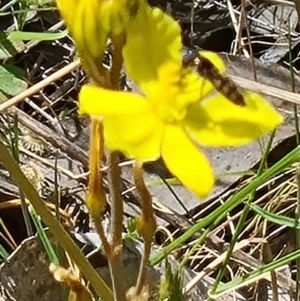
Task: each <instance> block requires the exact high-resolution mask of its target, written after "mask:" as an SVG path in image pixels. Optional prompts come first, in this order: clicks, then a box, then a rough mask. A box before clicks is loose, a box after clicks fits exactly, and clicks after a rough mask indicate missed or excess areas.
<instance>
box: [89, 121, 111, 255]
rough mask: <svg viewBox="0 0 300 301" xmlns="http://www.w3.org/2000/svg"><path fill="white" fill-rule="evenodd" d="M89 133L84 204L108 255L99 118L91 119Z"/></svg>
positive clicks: (101, 139) (101, 135)
mask: <svg viewBox="0 0 300 301" xmlns="http://www.w3.org/2000/svg"><path fill="white" fill-rule="evenodd" d="M90 126H91V135H90V161H89V170H90V176H89V187H88V194H87V198H86V206H87V208H88V210H89V213H90V215H91V218H92V220H93V222H94V225H95V228H96V230H97V233H98V235H99V237H100V239H101V241H102V245H103V249H104V252H105V254H106V256H107V257H109V256H110V253H111V250H110V245H109V243H108V241H107V239H106V236H105V233H104V230H103V226H102V221H101V216H102V212H103V210H104V209H105V206H106V197H105V192H104V189H103V178H102V173H101V170H100V166H101V165H100V164H101V159H102V157H103V145H104V142H103V125H102V122H101V121H100V120H97V119H92V121H91V125H90Z"/></svg>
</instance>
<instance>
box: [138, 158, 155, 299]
mask: <svg viewBox="0 0 300 301" xmlns="http://www.w3.org/2000/svg"><path fill="white" fill-rule="evenodd" d="M133 177H134V181H135V185H136V189H137V191H138V193H139V195H140V196H141V200H142V216H141V217H140V218H139V220H138V224H137V229H138V232H139V234H140V235H141V236H142V237H143V239H144V254H143V258H142V262H141V266H140V270H139V275H138V279H137V283H136V295H139V294H140V293H141V292H142V290H143V287H144V286H145V280H146V272H147V264H148V260H149V257H150V251H151V243H152V239H153V235H154V233H155V231H156V220H155V215H154V210H153V208H152V197H151V195H150V192H149V190H148V188H147V186H146V185H145V182H144V177H143V167H142V163H141V162H138V161H136V162H135V164H134V167H133Z"/></svg>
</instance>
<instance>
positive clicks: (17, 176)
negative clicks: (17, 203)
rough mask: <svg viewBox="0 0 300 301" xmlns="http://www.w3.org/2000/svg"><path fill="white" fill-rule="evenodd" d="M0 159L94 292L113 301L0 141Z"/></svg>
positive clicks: (107, 289)
mask: <svg viewBox="0 0 300 301" xmlns="http://www.w3.org/2000/svg"><path fill="white" fill-rule="evenodd" d="M0 161H1V162H2V164H3V165H4V166H5V168H6V169H7V170H8V171H9V173H10V174H11V176H12V178H13V179H14V181H15V183H16V185H17V186H19V187H20V188H21V189H22V191H23V192H24V193H25V195H26V196H27V198H28V199H29V201H30V203H31V204H32V206H33V208H34V209H35V210H36V212H37V213H38V214H39V215H40V216H41V218H42V220H43V222H44V223H45V224H46V225H47V226H48V227H49V229H50V231H51V232H52V233H53V234H54V236H55V237H56V239H57V241H58V242H59V244H60V245H61V247H62V248H63V249H64V250H65V251H66V252H68V253H69V255H70V257H71V258H72V259H73V260H74V262H75V263H76V264H77V266H78V267H80V270H81V272H82V273H83V275H84V276H85V277H86V279H87V280H88V281H90V282H91V284H92V286H93V288H94V289H95V291H96V293H97V294H98V295H99V296H101V298H102V300H104V301H113V296H112V293H111V291H110V289H109V288H108V287H107V285H106V284H105V282H104V281H103V280H102V279H101V278H100V277H99V275H98V274H97V272H96V271H95V270H94V268H93V267H92V266H91V264H90V263H89V262H88V261H87V259H86V258H85V257H84V255H83V254H82V253H81V251H80V249H79V248H78V246H77V245H76V244H75V242H74V241H73V240H72V239H71V238H70V236H69V235H68V233H67V232H66V231H65V229H64V228H63V226H62V225H61V224H60V223H59V222H58V221H57V220H56V218H55V217H54V216H52V214H51V213H50V212H49V210H48V209H47V207H46V205H45V203H44V202H43V201H42V200H41V198H40V197H39V194H38V193H37V191H36V190H35V189H34V187H33V186H32V185H31V183H30V182H29V181H28V179H27V178H26V177H25V175H24V174H23V173H22V171H21V170H20V167H19V166H18V164H17V163H16V161H15V160H14V159H13V157H12V156H11V154H10V153H9V151H8V150H7V148H6V147H5V145H4V144H3V143H2V142H1V141H0Z"/></svg>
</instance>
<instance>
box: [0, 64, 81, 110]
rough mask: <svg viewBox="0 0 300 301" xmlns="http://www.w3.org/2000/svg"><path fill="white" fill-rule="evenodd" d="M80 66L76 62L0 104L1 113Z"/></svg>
mask: <svg viewBox="0 0 300 301" xmlns="http://www.w3.org/2000/svg"><path fill="white" fill-rule="evenodd" d="M79 66H80V61H79V60H76V61H74V62H72V63H70V64H69V65H67V66H65V67H63V68H61V69H60V70H58V71H56V72H54V73H53V74H51V75H50V76H48V77H47V78H45V79H43V80H41V81H40V82H38V83H37V84H35V85H33V86H32V87H30V88H28V89H27V90H25V91H24V92H21V93H20V94H18V95H16V96H14V97H12V98H11V99H9V100H7V101H6V102H4V103H2V104H0V112H3V111H5V110H7V109H8V108H10V107H12V106H14V105H16V104H17V103H19V102H21V101H23V100H24V99H25V98H27V97H29V96H31V95H33V94H35V93H38V92H39V91H40V90H42V89H43V88H45V87H46V86H48V85H49V84H51V83H52V82H54V81H56V80H58V79H60V78H61V77H63V76H65V75H66V74H68V73H70V72H72V71H73V70H75V69H77V68H78V67H79Z"/></svg>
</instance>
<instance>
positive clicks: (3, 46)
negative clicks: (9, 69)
mask: <svg viewBox="0 0 300 301" xmlns="http://www.w3.org/2000/svg"><path fill="white" fill-rule="evenodd" d="M24 49H25V44H24V43H23V42H22V41H21V40H19V41H12V40H10V39H9V37H8V33H5V32H0V60H5V59H8V58H11V57H13V56H14V55H16V54H17V53H19V52H20V51H22V50H24Z"/></svg>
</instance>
